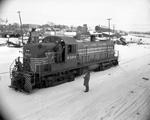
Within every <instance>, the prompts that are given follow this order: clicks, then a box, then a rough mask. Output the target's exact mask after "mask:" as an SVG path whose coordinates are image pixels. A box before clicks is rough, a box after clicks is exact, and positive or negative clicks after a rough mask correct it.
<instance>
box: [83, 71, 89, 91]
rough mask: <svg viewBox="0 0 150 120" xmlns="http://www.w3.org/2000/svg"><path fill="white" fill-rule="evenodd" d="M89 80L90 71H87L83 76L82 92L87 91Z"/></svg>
mask: <svg viewBox="0 0 150 120" xmlns="http://www.w3.org/2000/svg"><path fill="white" fill-rule="evenodd" d="M89 80H90V71H89V70H88V71H87V72H86V73H85V76H84V86H85V88H86V89H85V91H84V92H88V91H89Z"/></svg>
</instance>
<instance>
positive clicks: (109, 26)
mask: <svg viewBox="0 0 150 120" xmlns="http://www.w3.org/2000/svg"><path fill="white" fill-rule="evenodd" d="M107 20H108V27H109V40H110V20H111V18H108V19H107Z"/></svg>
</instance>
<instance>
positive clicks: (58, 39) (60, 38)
mask: <svg viewBox="0 0 150 120" xmlns="http://www.w3.org/2000/svg"><path fill="white" fill-rule="evenodd" d="M62 41H63V42H65V44H77V42H76V39H75V38H72V37H68V36H47V37H45V38H44V39H43V40H42V42H43V43H50V42H53V43H59V42H62Z"/></svg>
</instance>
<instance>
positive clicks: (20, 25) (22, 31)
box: [17, 11, 24, 44]
mask: <svg viewBox="0 0 150 120" xmlns="http://www.w3.org/2000/svg"><path fill="white" fill-rule="evenodd" d="M17 13H18V14H19V20H20V28H21V36H22V44H24V43H23V30H22V21H21V15H20V11H18V12H17Z"/></svg>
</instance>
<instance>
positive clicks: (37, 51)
mask: <svg viewBox="0 0 150 120" xmlns="http://www.w3.org/2000/svg"><path fill="white" fill-rule="evenodd" d="M55 46H56V44H55V43H49V44H46V43H35V44H27V45H25V46H24V47H23V54H24V57H32V58H41V57H45V53H46V52H53V51H54V48H55Z"/></svg>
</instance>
